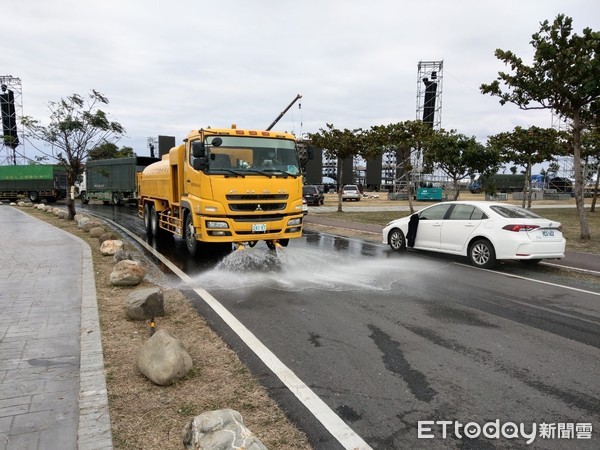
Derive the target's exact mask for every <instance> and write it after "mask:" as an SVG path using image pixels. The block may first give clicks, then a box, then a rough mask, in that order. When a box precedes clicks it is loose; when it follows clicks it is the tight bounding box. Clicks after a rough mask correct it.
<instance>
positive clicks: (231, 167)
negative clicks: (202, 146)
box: [206, 135, 300, 176]
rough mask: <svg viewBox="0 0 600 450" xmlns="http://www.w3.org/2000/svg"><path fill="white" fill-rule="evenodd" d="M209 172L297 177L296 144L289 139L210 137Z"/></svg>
mask: <svg viewBox="0 0 600 450" xmlns="http://www.w3.org/2000/svg"><path fill="white" fill-rule="evenodd" d="M206 144H207V147H208V148H209V152H208V165H209V170H210V172H220V171H224V172H233V173H237V174H243V175H269V176H272V175H279V174H283V175H286V176H287V175H293V176H299V175H300V168H299V165H298V156H297V153H296V143H295V142H294V141H293V140H290V139H273V138H263V137H248V136H223V135H221V136H209V137H208V138H207V140H206Z"/></svg>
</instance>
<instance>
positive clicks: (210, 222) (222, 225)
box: [206, 220, 229, 228]
mask: <svg viewBox="0 0 600 450" xmlns="http://www.w3.org/2000/svg"><path fill="white" fill-rule="evenodd" d="M206 228H229V225H227V222H221V221H218V220H207V221H206Z"/></svg>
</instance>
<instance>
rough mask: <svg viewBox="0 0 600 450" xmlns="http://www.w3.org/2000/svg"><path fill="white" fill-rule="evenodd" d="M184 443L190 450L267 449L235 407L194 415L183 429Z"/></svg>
mask: <svg viewBox="0 0 600 450" xmlns="http://www.w3.org/2000/svg"><path fill="white" fill-rule="evenodd" d="M183 445H185V448H187V449H190V450H201V449H202V450H225V449H232V450H233V449H240V448H243V449H246V450H267V447H265V446H264V444H263V443H262V442H261V441H260V439H258V438H257V437H256V436H254V434H253V433H252V432H251V431H250V430H249V429H248V428H246V426H245V425H244V420H243V419H242V415H241V414H240V413H239V412H237V411H235V410H233V409H219V410H216V411H207V412H204V413H202V414H200V415H199V416H196V417H194V418H193V419H192V420H191V421H190V422H189V423H188V425H187V426H186V428H185V430H184V431H183Z"/></svg>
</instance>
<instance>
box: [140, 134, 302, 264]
mask: <svg viewBox="0 0 600 450" xmlns="http://www.w3.org/2000/svg"><path fill="white" fill-rule="evenodd" d="M137 176H138V208H139V215H140V217H141V218H143V219H144V225H145V228H146V233H147V234H148V235H151V236H154V237H156V236H157V235H158V234H159V233H161V232H168V233H171V234H173V235H176V236H180V237H182V238H184V239H185V242H186V247H187V250H188V251H189V253H190V254H192V255H194V254H196V252H197V250H198V243H199V242H203V243H209V244H210V243H213V244H224V243H231V244H234V245H235V247H236V248H242V247H244V246H246V245H248V246H251V247H252V246H254V245H255V244H256V243H257V242H258V241H261V240H262V241H266V243H267V245H268V246H269V248H271V249H274V248H276V247H278V246H287V244H288V242H289V240H290V239H295V238H299V237H301V236H302V218H303V214H302V176H301V173H300V166H299V162H298V155H297V152H296V141H295V138H294V136H293V135H291V134H289V133H282V132H277V131H262V130H241V129H237V128H236V126H235V125H232V126H231V128H223V129H214V128H206V129H200V130H192V131H191V132H190V133H189V135H188V137H187V138H186V139H185V140H184V142H183V144H181V145H179V146H176V147H173V148H172V149H171V150H170V151H169V153H168V154H165V155H163V157H162V159H161V161H159V162H156V163H154V164H151V165H149V166H148V167H146V168H145V169H144V170H143V171H142V172H140V173H139V174H138V175H137Z"/></svg>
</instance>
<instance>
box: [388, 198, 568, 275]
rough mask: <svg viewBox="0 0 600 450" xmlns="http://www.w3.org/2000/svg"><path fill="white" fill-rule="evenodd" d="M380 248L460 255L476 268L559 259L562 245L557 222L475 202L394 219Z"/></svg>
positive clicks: (500, 205)
mask: <svg viewBox="0 0 600 450" xmlns="http://www.w3.org/2000/svg"><path fill="white" fill-rule="evenodd" d="M383 243H384V244H389V246H390V247H391V248H392V249H393V250H402V249H405V248H406V247H412V248H415V249H418V250H430V251H435V252H440V253H450V254H455V255H464V256H467V257H468V258H469V260H470V262H471V264H472V265H474V266H476V267H481V268H492V267H494V266H495V265H496V262H497V261H498V260H522V261H526V262H530V263H538V262H540V261H541V260H542V259H545V258H548V259H559V258H564V257H565V246H566V241H565V239H564V237H563V234H562V227H561V224H560V222H557V221H555V220H550V219H545V218H543V217H540V216H538V215H537V214H535V213H533V212H531V211H529V210H527V209H524V208H521V207H519V206H514V205H510V204H506V203H496V202H480V201H457V202H445V203H440V204H436V205H433V206H429V207H427V208H424V209H422V210H421V211H419V212H417V213H415V214H413V215H411V216H407V217H403V218H400V219H396V220H393V221H391V222H390V223H388V224H387V226H386V227H385V228H384V229H383Z"/></svg>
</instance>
